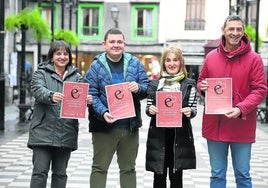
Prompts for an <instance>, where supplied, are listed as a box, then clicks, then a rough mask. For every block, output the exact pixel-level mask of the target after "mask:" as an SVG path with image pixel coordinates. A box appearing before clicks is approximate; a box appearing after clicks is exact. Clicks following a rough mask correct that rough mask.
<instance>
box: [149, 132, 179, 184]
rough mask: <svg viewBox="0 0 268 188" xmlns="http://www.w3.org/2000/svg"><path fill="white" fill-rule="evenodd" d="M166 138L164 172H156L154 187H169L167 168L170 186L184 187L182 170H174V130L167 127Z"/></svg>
mask: <svg viewBox="0 0 268 188" xmlns="http://www.w3.org/2000/svg"><path fill="white" fill-rule="evenodd" d="M165 131H166V133H165V134H166V139H165V148H166V149H165V162H164V173H163V174H156V173H154V187H153V188H166V187H167V185H166V184H167V182H166V181H167V180H166V179H167V170H168V175H169V180H170V188H182V180H183V179H182V170H177V171H175V172H174V171H173V166H174V161H173V160H174V153H173V145H174V136H175V135H174V130H173V129H166V130H165Z"/></svg>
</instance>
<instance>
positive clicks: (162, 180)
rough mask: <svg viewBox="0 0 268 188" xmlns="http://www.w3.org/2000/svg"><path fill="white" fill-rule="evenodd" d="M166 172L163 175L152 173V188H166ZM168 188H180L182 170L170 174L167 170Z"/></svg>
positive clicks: (170, 170)
mask: <svg viewBox="0 0 268 188" xmlns="http://www.w3.org/2000/svg"><path fill="white" fill-rule="evenodd" d="M166 178H167V171H165V173H164V174H156V173H154V187H153V188H166V187H167V182H166ZM169 180H170V188H182V187H183V186H182V170H179V171H176V172H175V173H173V172H172V169H169Z"/></svg>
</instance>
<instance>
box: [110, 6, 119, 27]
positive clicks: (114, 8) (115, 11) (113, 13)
mask: <svg viewBox="0 0 268 188" xmlns="http://www.w3.org/2000/svg"><path fill="white" fill-rule="evenodd" d="M110 11H111V17H112V20H113V21H114V23H115V28H118V17H119V9H118V7H117V6H116V5H114V6H112V8H111V10H110Z"/></svg>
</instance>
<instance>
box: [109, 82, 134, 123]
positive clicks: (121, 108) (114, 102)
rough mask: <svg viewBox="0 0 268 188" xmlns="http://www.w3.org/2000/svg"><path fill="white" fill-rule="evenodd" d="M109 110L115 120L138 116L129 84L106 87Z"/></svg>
mask: <svg viewBox="0 0 268 188" xmlns="http://www.w3.org/2000/svg"><path fill="white" fill-rule="evenodd" d="M105 90H106V96H107V101H108V108H109V112H110V114H111V115H112V116H113V118H115V119H124V118H129V117H134V116H136V113H135V108H134V102H133V98H132V94H131V91H129V90H128V82H124V83H120V84H113V85H107V86H105Z"/></svg>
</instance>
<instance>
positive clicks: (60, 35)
mask: <svg viewBox="0 0 268 188" xmlns="http://www.w3.org/2000/svg"><path fill="white" fill-rule="evenodd" d="M54 38H55V39H57V40H60V39H61V40H64V41H65V42H67V43H69V44H72V45H75V46H78V44H79V39H78V37H77V35H76V34H75V33H74V32H73V31H71V30H59V31H57V32H55V34H54Z"/></svg>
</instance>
